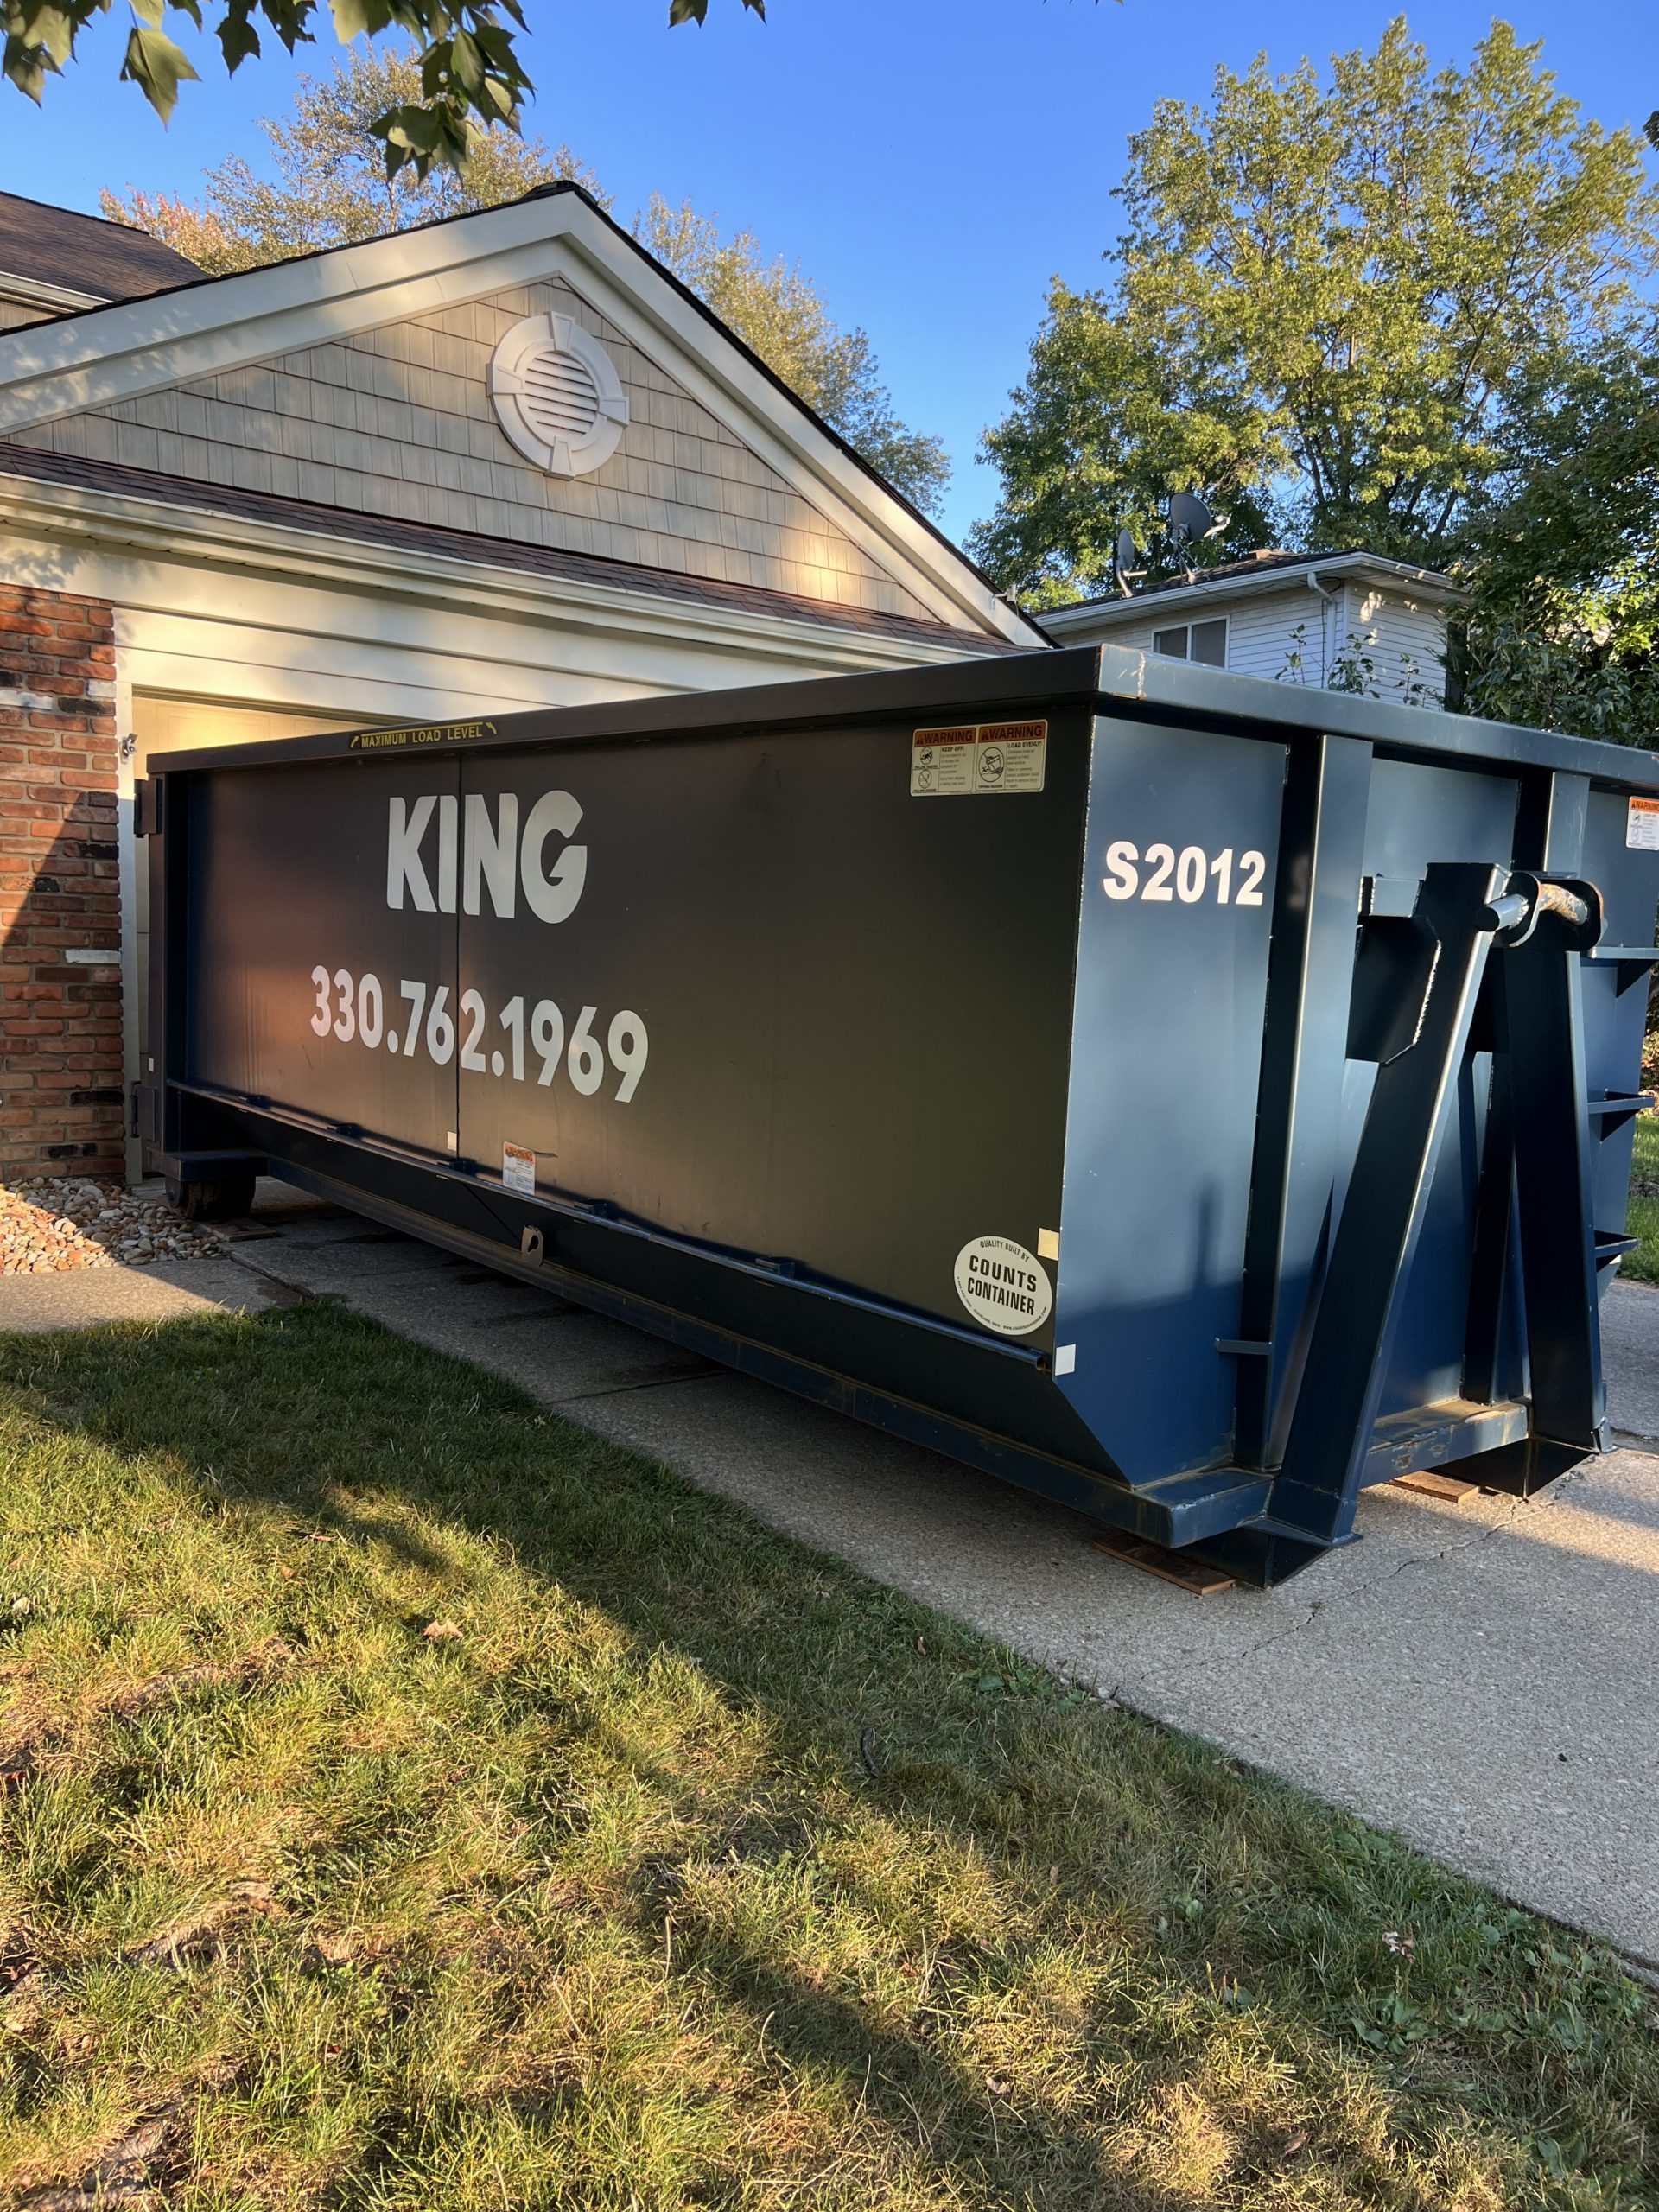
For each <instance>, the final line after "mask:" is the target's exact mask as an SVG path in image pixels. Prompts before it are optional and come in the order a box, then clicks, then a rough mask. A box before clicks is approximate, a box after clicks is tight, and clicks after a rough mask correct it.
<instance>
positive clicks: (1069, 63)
mask: <svg viewBox="0 0 1659 2212" xmlns="http://www.w3.org/2000/svg"><path fill="white" fill-rule="evenodd" d="M118 12H119V13H121V14H123V15H124V10H119V11H118ZM525 12H526V15H527V16H528V19H529V21H530V23H531V38H530V41H529V42H528V46H527V48H526V52H527V58H528V62H529V67H530V72H531V75H532V77H534V78H535V79H536V80H537V86H538V98H537V104H536V106H535V109H534V111H532V114H531V128H532V129H534V130H538V131H539V132H540V133H541V134H542V136H543V137H546V138H548V139H549V140H550V141H551V142H553V143H557V142H558V141H559V140H561V139H566V140H568V141H569V143H570V144H571V145H572V146H573V147H574V148H575V150H576V152H577V153H579V154H580V155H581V156H582V158H583V159H584V160H585V161H587V162H588V163H589V164H590V165H591V166H592V167H593V168H595V169H597V170H598V171H599V173H600V175H601V177H602V178H603V180H604V181H605V183H606V185H607V188H608V189H609V190H611V191H612V192H613V193H614V194H615V195H616V200H617V213H619V214H620V215H621V216H622V217H623V219H625V220H626V219H627V218H628V217H629V216H630V215H631V214H632V211H633V209H634V208H635V207H637V206H638V205H639V204H640V203H641V202H642V201H643V200H645V198H646V197H647V195H648V194H650V193H651V192H652V190H653V189H655V190H658V191H661V192H663V193H664V194H667V195H668V196H669V197H670V198H671V199H673V200H679V199H681V198H690V199H691V200H694V201H695V202H696V205H697V206H698V207H699V208H701V209H702V210H703V211H704V212H706V213H715V214H717V215H718V216H719V218H720V219H721V221H722V223H723V224H724V225H726V226H728V227H732V228H735V227H738V226H744V225H747V226H748V227H749V228H750V229H752V230H753V231H754V232H756V234H757V235H758V236H759V237H760V239H761V240H762V242H763V244H765V245H766V246H767V247H768V248H769V249H772V250H775V251H781V252H784V253H786V254H788V255H790V256H791V257H798V259H799V261H800V263H801V265H802V267H803V269H804V270H805V271H806V273H807V274H808V275H809V276H810V277H812V279H813V280H814V282H815V283H817V285H818V286H819V288H820V289H821V290H822V291H823V294H824V296H825V297H826V298H827V300H828V301H829V306H830V308H831V309H832V311H833V312H834V313H835V314H836V316H837V317H838V319H839V320H841V321H842V322H847V323H852V322H861V323H862V324H863V325H864V326H865V327H866V328H867V329H868V331H869V333H870V335H871V338H872V340H874V345H875V348H876V351H877V353H878V355H879V356H880V362H881V365H882V370H883V372H884V374H885V376H886V378H887V381H888V383H889V384H890V385H891V386H892V389H893V396H894V398H895V400H896V402H897V404H898V406H899V412H900V413H901V414H902V415H904V416H906V419H907V420H908V421H910V422H912V423H914V424H915V425H916V426H917V427H918V428H920V429H929V430H935V431H938V432H939V433H940V434H941V435H943V436H944V440H945V442H946V444H947V446H948V448H950V454H951V457H952V459H953V461H955V463H956V467H957V474H956V480H955V482H954V484H953V486H952V488H951V492H950V499H949V505H948V507H947V510H946V514H945V518H944V519H945V524H946V527H947V528H948V529H950V531H952V532H953V533H954V534H958V535H959V534H960V533H961V532H962V531H965V530H966V528H967V527H968V525H969V523H971V522H972V521H973V520H974V519H975V518H976V516H979V515H981V514H983V513H984V512H987V510H988V508H989V507H990V505H992V504H993V502H994V499H995V476H994V474H993V473H992V472H991V471H990V470H988V469H987V468H985V467H982V466H976V465H975V460H974V453H975V448H976V443H977V441H978V438H979V435H980V432H981V431H982V429H983V428H984V427H985V425H986V424H987V423H990V422H993V421H995V419H996V417H997V416H998V415H999V414H1000V413H1001V411H1002V408H1003V405H1004V404H1005V400H1006V395H1007V391H1008V388H1009V386H1010V385H1013V384H1014V383H1015V382H1017V380H1018V379H1019V378H1020V374H1021V372H1022V370H1023V365H1024V362H1025V358H1026V352H1027V346H1028V345H1029V343H1030V340H1031V337H1032V334H1033V331H1034V330H1035V328H1036V326H1037V322H1038V320H1039V316H1040V315H1041V313H1042V307H1043V300H1044V295H1045V292H1046V287H1047V283H1048V280H1049V278H1050V277H1051V276H1052V275H1053V274H1054V273H1055V272H1057V271H1058V273H1059V274H1061V275H1062V276H1064V277H1066V278H1067V279H1068V280H1069V281H1070V282H1071V283H1078V284H1086V283H1092V282H1094V281H1096V277H1097V272H1098V270H1099V257H1100V252H1101V249H1102V247H1103V245H1105V244H1106V243H1107V242H1108V240H1109V238H1111V237H1112V235H1113V234H1114V232H1115V231H1116V227H1117V226H1116V207H1115V204H1114V203H1113V201H1112V200H1111V199H1110V197H1109V194H1110V192H1111V188H1112V187H1113V185H1114V184H1115V183H1116V181H1117V180H1118V178H1119V176H1120V175H1121V173H1122V164H1123V158H1124V147H1125V141H1126V139H1127V137H1128V133H1129V132H1130V131H1131V130H1134V129H1135V128H1136V127H1137V126H1138V125H1139V124H1141V123H1142V122H1143V121H1144V120H1145V119H1146V118H1147V114H1148V112H1149V111H1150V109H1151V106H1152V104H1153V102H1154V99H1157V98H1158V97H1159V96H1160V94H1163V93H1171V94H1174V95H1176V96H1178V97H1180V98H1184V99H1201V98H1203V97H1204V95H1205V92H1206V91H1207V89H1208V87H1209V85H1210V82H1211V78H1212V76H1213V73H1214V71H1215V69H1216V67H1217V64H1218V63H1222V62H1224V63H1226V64H1228V65H1229V66H1230V67H1243V66H1244V65H1245V64H1247V63H1248V62H1249V60H1250V58H1251V56H1252V55H1253V54H1255V53H1256V52H1258V51H1262V50H1265V52H1266V53H1267V54H1268V56H1269V58H1270V59H1271V60H1272V61H1273V62H1274V65H1275V67H1291V66H1293V65H1294V63H1295V61H1296V60H1298V59H1299V58H1300V56H1301V55H1302V54H1313V55H1315V56H1317V57H1319V58H1320V59H1323V58H1324V57H1325V55H1326V54H1328V53H1329V51H1330V49H1331V48H1332V44H1333V43H1336V42H1338V41H1339V42H1340V43H1341V44H1342V45H1344V46H1354V45H1360V44H1364V45H1371V44H1374V43H1375V42H1376V37H1377V35H1379V33H1380V32H1381V30H1382V29H1383V25H1384V24H1385V23H1386V22H1388V20H1389V17H1390V16H1392V15H1393V14H1395V12H1397V0H1395V5H1389V4H1387V0H1376V4H1373V0H1349V4H1348V5H1347V6H1346V7H1345V8H1344V9H1343V10H1339V11H1333V10H1332V9H1331V8H1330V7H1328V6H1325V5H1319V4H1314V0H1255V4H1253V5H1250V6H1243V5H1240V4H1222V3H1221V0H1181V4H1180V5H1179V6H1173V5H1171V4H1170V0H1123V4H1122V5H1117V4H1114V0H1099V4H1096V0H770V15H771V20H770V21H769V22H767V23H766V24H764V25H763V24H761V23H760V22H757V21H756V19H755V18H754V17H753V16H751V15H750V14H748V13H747V10H744V9H742V8H741V6H740V4H739V0H711V4H710V8H709V22H708V24H707V26H706V27H705V28H704V29H702V30H701V31H700V30H698V29H696V28H695V27H694V26H687V27H686V28H684V29H679V30H676V31H672V32H671V31H670V30H669V29H667V28H666V17H667V0H584V4H580V5H578V4H573V0H527V4H526V10H525ZM1506 12H1507V14H1508V16H1509V19H1510V21H1511V22H1514V23H1515V24H1516V28H1517V29H1518V30H1519V31H1520V33H1521V34H1522V36H1523V37H1526V38H1529V39H1530V38H1542V39H1543V40H1544V41H1545V49H1544V50H1545V58H1546V60H1547V61H1548V63H1549V65H1550V66H1552V67H1554V70H1555V72H1556V73H1557V76H1558V78H1559V79H1560V86H1561V88H1562V89H1563V90H1564V91H1566V92H1570V93H1572V95H1573V97H1574V98H1575V99H1578V100H1580V102H1581V103H1582V104H1583V105H1584V107H1585V109H1586V111H1588V112H1589V113H1590V114H1592V115H1594V116H1596V117H1598V118H1600V119H1601V120H1602V121H1603V122H1605V123H1608V124H1618V123H1625V122H1631V123H1638V124H1639V123H1640V122H1641V120H1642V119H1643V118H1644V117H1645V116H1646V115H1647V114H1648V113H1649V111H1650V110H1652V109H1653V108H1655V107H1659V29H1656V19H1655V16H1654V12H1653V9H1652V5H1651V0H1579V4H1576V5H1573V6H1570V7H1569V6H1567V5H1566V4H1565V0H1516V4H1515V5H1514V6H1512V7H1511V8H1510V9H1509V10H1507V11H1506ZM1491 13H1492V10H1491V7H1490V6H1489V5H1486V4H1477V3H1476V0H1468V3H1467V4H1465V0H1433V4H1423V5H1421V6H1419V7H1418V8H1416V9H1415V10H1408V14H1409V19H1410V22H1411V24H1412V28H1413V29H1414V31H1415V33H1416V34H1417V35H1418V36H1419V37H1421V39H1422V40H1423V41H1424V42H1425V43H1426V44H1427V47H1428V48H1429V50H1430V53H1431V54H1432V55H1433V57H1434V59H1435V60H1437V61H1439V60H1463V59H1465V57H1466V56H1467V54H1468V52H1469V49H1470V48H1471V45H1472V44H1473V42H1474V41H1475V40H1476V39H1477V38H1478V37H1479V36H1480V35H1481V33H1482V32H1483V31H1484V29H1485V27H1486V24H1487V22H1488V21H1489V20H1490V17H1491ZM325 14H326V10H325ZM168 28H169V29H172V30H173V31H174V35H175V36H178V35H180V33H179V30H178V28H177V20H176V19H175V20H174V21H170V22H169V26H168ZM125 35H126V34H125V28H124V23H118V22H113V21H111V22H104V23H101V24H99V26H97V27H96V29H94V31H93V32H92V35H90V36H89V38H88V40H87V41H86V47H85V49H84V53H85V59H84V60H83V61H82V62H81V63H79V64H78V65H77V67H75V68H74V69H73V71H72V72H71V73H69V74H68V75H67V76H66V77H65V78H64V79H62V80H61V81H60V82H59V83H57V84H55V85H53V86H49V87H48V93H47V99H46V105H45V109H44V111H43V113H41V114H38V115H37V114H36V113H35V111H33V110H31V109H30V108H29V107H28V105H27V104H26V103H25V102H24V101H22V100H21V99H18V98H16V95H15V94H13V93H12V92H10V88H9V87H3V86H0V188H5V189H7V190H10V191H13V192H20V193H24V194H29V195H30V196H32V197H34V198H35V199H41V200H56V201H58V202H60V203H61V204H63V205H65V206H68V207H85V208H87V209H92V210H95V209H96V207H97V195H98V189H99V186H100V185H103V184H110V185H113V186H116V187H118V188H120V187H124V186H126V185H129V184H141V185H144V186H148V187H150V188H157V187H159V188H164V189H167V190H170V191H179V192H182V193H185V194H192V193H194V191H195V190H196V189H197V188H198V187H199V184H200V175H201V171H202V168H203V167H204V166H205V165H207V164H209V163H211V162H215V161H218V160H219V159H221V158H222V157H223V156H225V155H226V154H227V153H229V152H232V151H233V150H245V151H246V152H247V153H249V155H250V156H257V152H258V149H259V148H260V146H261V145H262V143H263V142H262V141H261V140H260V138H259V137H258V134H257V131H256V130H254V128H253V124H254V121H255V119H256V118H257V117H258V116H260V115H262V114H267V113H271V112H280V111H281V110H282V108H283V106H284V105H286V102H287V97H288V92H289V83H290V80H291V79H292V76H293V74H294V73H295V70H296V67H299V68H309V69H311V70H313V71H316V70H319V69H325V68H326V67H327V62H328V56H329V54H330V51H331V49H330V48H326V47H324V48H310V49H302V54H301V57H300V59H299V60H298V62H297V64H296V63H290V62H289V60H288V58H287V57H286V56H285V55H283V54H282V53H281V51H280V49H277V54H276V59H275V60H272V61H269V62H255V63H249V64H248V65H246V66H245V67H244V68H243V70H242V71H241V72H240V73H239V74H238V77H237V78H235V79H233V80H230V81H227V80H226V78H225V75H224V72H223V69H222V67H219V65H218V63H217V61H216V60H214V59H213V53H214V52H216V49H211V50H209V51H207V52H203V53H202V54H201V55H200V64H199V66H200V67H201V70H202V77H203V81H202V82H201V83H200V84H199V85H187V86H185V87H184V92H183V97H182V98H181V101H180V105H179V108H178V111H177V113H176V114H175V118H174V120H173V123H172V124H171V125H170V126H169V127H168V128H167V129H166V130H163V129H162V126H161V125H160V124H158V123H157V122H156V119H155V118H154V117H153V116H152V115H151V114H150V113H149V109H148V108H147V107H146V106H145V105H144V103H143V100H142V99H141V98H140V96H139V95H138V93H137V91H136V89H135V88H134V87H132V86H125V85H118V84H117V82H116V81H115V77H116V71H117V69H118V66H119V54H120V49H121V47H122V45H123V44H124V40H125ZM1655 168H1656V172H1659V157H1656V161H1655Z"/></svg>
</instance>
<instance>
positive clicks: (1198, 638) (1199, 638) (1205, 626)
mask: <svg viewBox="0 0 1659 2212" xmlns="http://www.w3.org/2000/svg"><path fill="white" fill-rule="evenodd" d="M1152 650H1153V651H1154V652H1155V653H1163V654H1165V655H1166V657H1167V658H1169V659H1171V660H1196V661H1200V662H1202V663H1203V664H1204V666H1205V668H1225V667H1226V665H1227V617H1226V616H1225V615H1224V614H1223V615H1218V616H1217V618H1216V619H1215V620H1213V621H1211V622H1183V623H1182V624H1181V625H1180V626H1179V629H1174V630H1154V632H1153V633H1152Z"/></svg>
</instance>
